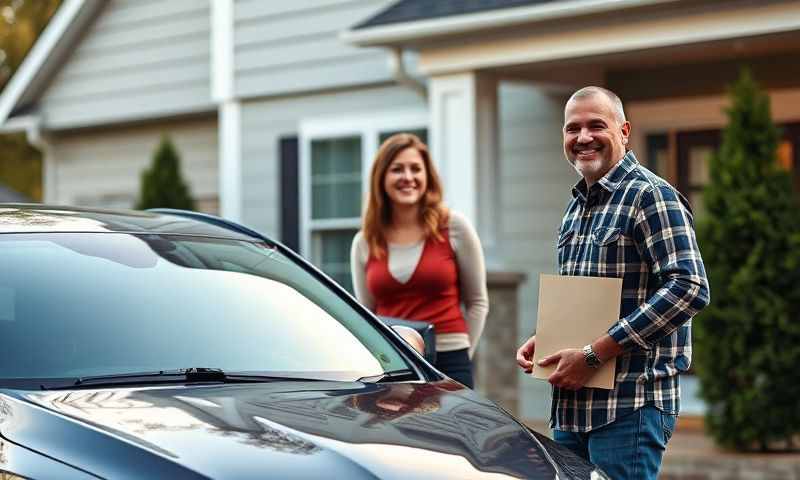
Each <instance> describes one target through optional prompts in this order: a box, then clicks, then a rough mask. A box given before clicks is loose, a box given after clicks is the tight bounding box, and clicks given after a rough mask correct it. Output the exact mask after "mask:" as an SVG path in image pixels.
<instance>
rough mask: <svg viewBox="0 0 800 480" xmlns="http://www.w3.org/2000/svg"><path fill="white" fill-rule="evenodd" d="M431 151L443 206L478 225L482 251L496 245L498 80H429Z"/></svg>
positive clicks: (468, 75) (460, 76) (469, 75)
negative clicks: (439, 183)
mask: <svg viewBox="0 0 800 480" xmlns="http://www.w3.org/2000/svg"><path fill="white" fill-rule="evenodd" d="M428 90H429V97H428V102H429V104H430V114H431V119H430V147H431V154H432V156H433V161H434V162H436V164H437V166H438V168H439V172H440V174H441V177H442V182H443V183H444V192H445V201H446V202H447V204H448V205H449V206H450V207H452V208H453V209H455V210H458V211H460V212H462V213H463V214H464V215H465V216H466V217H467V218H468V219H469V220H470V221H472V223H473V224H474V225H475V226H476V228H477V230H478V234H479V235H480V237H481V241H482V242H483V245H484V247H486V248H492V247H493V246H494V245H496V238H495V235H496V232H497V231H498V230H499V219H500V216H499V215H497V213H496V210H497V207H498V205H499V200H498V195H499V192H498V191H499V189H498V188H496V185H495V182H496V179H497V178H499V174H498V158H497V157H498V154H497V152H498V147H497V144H498V135H497V81H496V79H495V78H493V77H492V76H491V75H490V74H486V73H479V72H464V73H457V74H450V75H436V76H432V77H431V78H430V80H429V88H428Z"/></svg>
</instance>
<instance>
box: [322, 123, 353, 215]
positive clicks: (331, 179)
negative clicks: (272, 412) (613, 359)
mask: <svg viewBox="0 0 800 480" xmlns="http://www.w3.org/2000/svg"><path fill="white" fill-rule="evenodd" d="M360 214H361V138H360V137H347V138H336V139H326V140H314V141H312V142H311V218H314V219H325V218H354V217H358V216H360Z"/></svg>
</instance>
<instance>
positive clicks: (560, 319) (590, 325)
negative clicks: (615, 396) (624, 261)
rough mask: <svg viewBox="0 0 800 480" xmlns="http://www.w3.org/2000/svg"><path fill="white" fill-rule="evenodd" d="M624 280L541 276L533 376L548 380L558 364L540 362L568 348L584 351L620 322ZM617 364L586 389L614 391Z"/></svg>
mask: <svg viewBox="0 0 800 480" xmlns="http://www.w3.org/2000/svg"><path fill="white" fill-rule="evenodd" d="M621 297H622V279H621V278H604V277H572V276H560V275H545V274H542V275H540V276H539V318H538V320H537V323H536V349H535V350H534V354H533V362H534V367H533V376H534V377H536V378H543V379H545V380H546V379H547V377H549V376H550V374H551V373H553V372H554V371H555V369H556V366H557V364H553V365H549V366H547V367H540V366H538V365H536V362H537V361H538V360H540V359H542V358H544V357H546V356H548V355H551V354H553V353H556V352H557V351H559V350H562V349H565V348H579V349H581V348H583V346H584V345H587V344H589V343H591V342H593V341H595V340H596V339H597V338H598V337H600V336H601V335H603V334H604V333H606V332H607V331H608V329H609V327H611V325H613V324H614V323H616V322H617V320H619V306H620V299H621ZM616 363H617V362H615V361H610V362H606V363H605V364H603V365H602V366H601V367H600V368H599V369H598V370H597V372H596V373H595V374H594V375H593V376H592V377H591V378H590V379H589V381H588V382H587V383H586V387H592V388H606V389H613V388H614V371H615V367H616Z"/></svg>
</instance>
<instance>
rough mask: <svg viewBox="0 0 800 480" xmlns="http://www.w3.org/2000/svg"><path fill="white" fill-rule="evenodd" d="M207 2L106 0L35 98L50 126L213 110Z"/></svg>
mask: <svg viewBox="0 0 800 480" xmlns="http://www.w3.org/2000/svg"><path fill="white" fill-rule="evenodd" d="M210 15H211V13H210V4H209V0H112V1H109V3H108V4H107V5H106V6H105V7H104V8H103V9H102V10H101V12H100V14H99V17H98V18H97V19H96V21H95V22H94V23H92V25H91V27H90V28H89V29H88V31H87V32H86V34H85V36H84V37H83V38H82V40H81V41H80V42H79V44H78V46H77V48H76V50H75V51H74V53H73V54H72V55H71V56H70V57H69V58H67V60H66V63H65V65H64V67H63V68H62V69H61V70H60V71H59V73H58V74H57V75H56V77H55V78H54V79H53V81H52V83H51V84H50V86H49V87H48V89H47V90H46V91H45V94H44V95H43V97H42V99H41V102H40V104H41V109H42V111H43V112H44V118H45V121H46V124H47V126H48V127H49V128H53V129H58V128H69V127H76V126H84V125H99V124H103V123H109V122H115V121H125V120H133V119H146V118H156V117H163V116H168V115H174V114H178V113H187V112H197V111H211V110H213V109H214V106H213V104H212V103H211V94H210V53H209V52H210V35H211V33H210V32H211V29H210V24H211V20H210Z"/></svg>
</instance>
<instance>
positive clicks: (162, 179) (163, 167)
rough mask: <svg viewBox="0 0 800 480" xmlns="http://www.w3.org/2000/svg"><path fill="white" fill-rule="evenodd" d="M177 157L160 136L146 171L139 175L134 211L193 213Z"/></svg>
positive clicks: (192, 202)
mask: <svg viewBox="0 0 800 480" xmlns="http://www.w3.org/2000/svg"><path fill="white" fill-rule="evenodd" d="M180 163H181V162H180V157H179V156H178V152H177V151H176V150H175V146H174V145H173V144H172V141H171V140H170V139H169V138H168V137H167V136H164V137H162V138H161V143H160V144H159V146H158V148H157V149H156V151H155V154H154V155H153V163H152V164H151V165H150V168H148V169H146V170H144V171H143V172H142V177H141V187H140V191H139V202H138V203H137V205H136V208H138V209H140V210H144V209H148V208H180V209H184V210H194V208H195V207H194V200H193V199H192V196H191V193H190V192H189V186H188V185H187V183H186V182H185V181H184V179H183V177H182V175H181V168H180Z"/></svg>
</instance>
